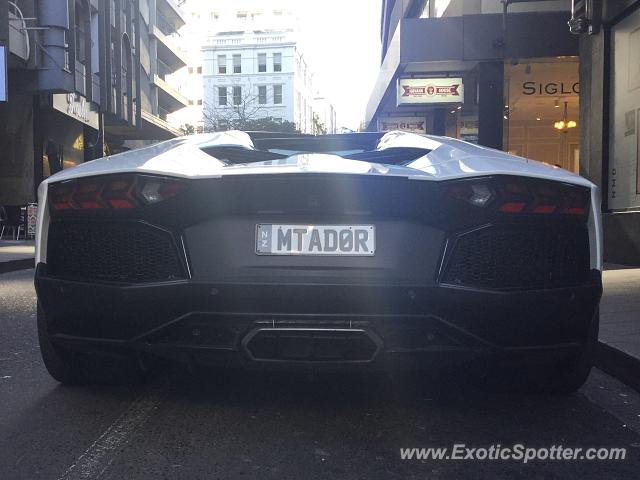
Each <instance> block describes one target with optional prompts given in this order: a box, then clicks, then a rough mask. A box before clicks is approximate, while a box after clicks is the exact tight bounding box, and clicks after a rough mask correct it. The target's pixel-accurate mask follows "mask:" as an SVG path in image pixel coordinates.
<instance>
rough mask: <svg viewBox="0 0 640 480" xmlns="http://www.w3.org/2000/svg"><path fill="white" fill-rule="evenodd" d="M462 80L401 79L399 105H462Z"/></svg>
mask: <svg viewBox="0 0 640 480" xmlns="http://www.w3.org/2000/svg"><path fill="white" fill-rule="evenodd" d="M463 101H464V85H463V84H462V78H399V79H398V105H411V104H425V103H462V102H463Z"/></svg>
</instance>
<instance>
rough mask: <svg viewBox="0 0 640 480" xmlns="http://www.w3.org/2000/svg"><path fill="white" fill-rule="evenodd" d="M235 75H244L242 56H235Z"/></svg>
mask: <svg viewBox="0 0 640 480" xmlns="http://www.w3.org/2000/svg"><path fill="white" fill-rule="evenodd" d="M233 73H242V57H241V56H240V54H236V55H234V56H233Z"/></svg>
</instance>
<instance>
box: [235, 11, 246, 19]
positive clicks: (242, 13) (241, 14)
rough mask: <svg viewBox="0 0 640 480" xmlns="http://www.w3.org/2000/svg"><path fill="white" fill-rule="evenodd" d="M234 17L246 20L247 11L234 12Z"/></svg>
mask: <svg viewBox="0 0 640 480" xmlns="http://www.w3.org/2000/svg"><path fill="white" fill-rule="evenodd" d="M236 17H237V18H238V19H240V20H246V19H247V12H236Z"/></svg>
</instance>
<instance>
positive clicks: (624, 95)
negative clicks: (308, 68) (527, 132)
mask: <svg viewBox="0 0 640 480" xmlns="http://www.w3.org/2000/svg"><path fill="white" fill-rule="evenodd" d="M578 6H579V5H576V7H578ZM585 7H586V8H584V7H583V8H582V9H579V8H577V9H576V12H575V17H574V20H575V23H574V24H573V25H572V26H573V27H574V31H575V32H576V33H580V32H581V34H580V35H579V38H580V85H581V89H582V97H583V101H582V103H581V107H580V121H581V122H582V124H583V125H584V128H583V129H582V130H581V139H580V143H581V145H582V158H583V159H584V174H585V175H586V176H587V177H588V178H589V179H591V180H592V181H593V182H595V183H596V184H598V185H599V186H600V187H601V189H602V210H603V225H604V240H605V241H604V255H605V260H606V261H609V262H612V263H622V264H630V265H640V1H638V0H589V1H588V2H586V5H585Z"/></svg>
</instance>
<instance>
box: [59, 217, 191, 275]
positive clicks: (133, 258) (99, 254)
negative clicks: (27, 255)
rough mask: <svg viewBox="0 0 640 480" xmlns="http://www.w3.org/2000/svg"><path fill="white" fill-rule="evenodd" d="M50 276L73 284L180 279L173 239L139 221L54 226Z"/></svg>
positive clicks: (179, 267) (61, 223)
mask: <svg viewBox="0 0 640 480" xmlns="http://www.w3.org/2000/svg"><path fill="white" fill-rule="evenodd" d="M47 269H48V272H49V274H51V275H53V276H56V277H62V278H71V279H80V280H101V281H113V282H128V283H137V282H153V281H166V280H174V279H178V278H184V272H183V269H182V267H181V264H180V259H179V257H178V252H177V249H176V246H175V243H174V241H173V238H172V236H171V234H169V233H168V232H165V231H163V230H160V229H158V228H155V227H152V226H150V225H146V224H144V223H140V222H104V223H103V222H86V223H85V222H82V223H80V222H55V223H52V224H51V225H50V227H49V236H48V243H47Z"/></svg>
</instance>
